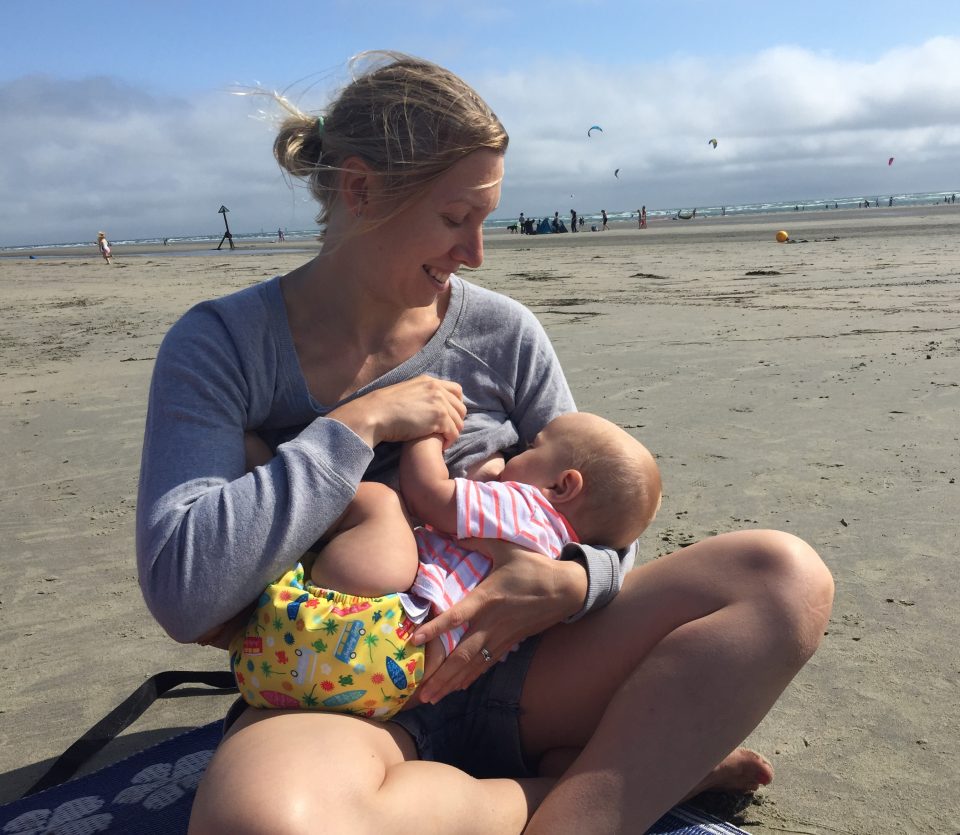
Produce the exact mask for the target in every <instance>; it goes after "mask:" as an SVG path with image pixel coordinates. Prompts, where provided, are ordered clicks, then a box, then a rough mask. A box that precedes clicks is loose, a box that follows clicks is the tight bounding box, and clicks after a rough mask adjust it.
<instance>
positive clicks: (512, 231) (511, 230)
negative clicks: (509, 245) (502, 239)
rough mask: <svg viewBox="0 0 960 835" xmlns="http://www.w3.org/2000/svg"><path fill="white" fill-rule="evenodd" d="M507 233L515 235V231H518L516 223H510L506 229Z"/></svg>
mask: <svg viewBox="0 0 960 835" xmlns="http://www.w3.org/2000/svg"><path fill="white" fill-rule="evenodd" d="M507 231H508V232H509V233H510V234H511V235H515V234H516V233H517V231H518V227H517V224H516V223H511V224H510V225H509V226H508V227H507Z"/></svg>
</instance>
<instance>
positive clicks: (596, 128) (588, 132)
mask: <svg viewBox="0 0 960 835" xmlns="http://www.w3.org/2000/svg"><path fill="white" fill-rule="evenodd" d="M595 130H598V131H600V133H603V128H602V127H600V125H591V127H590V130H588V131H587V136H589V135H590V133H591V132H592V131H595Z"/></svg>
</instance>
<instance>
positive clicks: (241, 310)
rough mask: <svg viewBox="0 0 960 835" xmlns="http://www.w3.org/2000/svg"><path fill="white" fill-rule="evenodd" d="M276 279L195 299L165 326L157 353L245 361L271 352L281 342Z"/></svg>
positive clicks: (280, 321)
mask: <svg viewBox="0 0 960 835" xmlns="http://www.w3.org/2000/svg"><path fill="white" fill-rule="evenodd" d="M278 281H279V280H278V279H277V278H273V279H269V280H268V281H264V282H260V283H257V284H254V285H251V286H250V287H245V288H244V289H242V290H238V291H236V292H234V293H229V294H228V295H225V296H221V297H219V298H215V299H207V300H206V301H202V302H199V303H198V304H195V305H194V306H193V307H191V308H190V309H189V310H188V311H187V312H186V313H184V314H183V315H182V316H181V317H180V318H179V319H178V320H177V321H176V322H175V323H174V324H173V326H172V327H171V328H170V330H169V331H167V334H166V336H165V337H164V339H163V343H162V345H161V348H160V358H171V359H172V358H173V357H176V356H188V357H192V358H194V361H197V360H199V359H200V358H201V357H203V356H204V355H211V358H213V356H216V357H219V358H220V360H221V361H222V360H224V359H225V358H226V356H227V355H229V356H232V357H233V360H232V362H233V363H240V364H242V365H247V364H248V363H249V362H250V361H251V360H253V361H254V363H255V364H259V361H258V360H257V359H256V358H265V357H267V356H269V355H271V354H273V353H274V350H275V347H274V346H278V345H281V344H282V343H283V342H284V337H283V334H284V318H283V317H284V316H285V315H286V314H285V311H284V309H283V299H282V296H281V295H280V289H279V283H278Z"/></svg>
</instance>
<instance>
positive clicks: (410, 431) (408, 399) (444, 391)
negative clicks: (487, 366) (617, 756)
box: [327, 374, 467, 447]
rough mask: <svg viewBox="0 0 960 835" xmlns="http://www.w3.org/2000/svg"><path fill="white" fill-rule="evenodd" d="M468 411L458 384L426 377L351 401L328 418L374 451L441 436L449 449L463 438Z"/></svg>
mask: <svg viewBox="0 0 960 835" xmlns="http://www.w3.org/2000/svg"><path fill="white" fill-rule="evenodd" d="M466 414H467V407H466V406H465V405H464V402H463V389H462V388H461V387H460V385H459V384H458V383H454V382H451V381H449V380H438V379H437V378H436V377H430V376H427V375H426V374H422V375H420V376H419V377H414V378H413V379H412V380H405V381H404V382H402V383H397V384H396V385H392V386H386V387H384V388H381V389H376V390H375V391H372V392H370V393H369V394H366V395H364V396H362V397H358V398H356V399H354V400H349V401H348V402H346V403H344V404H343V405H341V406H338V407H337V408H336V409H333V410H332V411H331V412H329V413H328V415H327V417H330V418H333V419H335V420H339V421H340V422H341V423H343V424H345V425H346V426H349V427H350V428H351V429H352V430H353V431H354V432H356V433H357V434H358V435H359V436H360V437H361V438H363V439H364V441H366V442H367V443H368V444H369V445H370V446H371V447H372V446H376V445H377V444H378V443H380V442H381V441H409V440H413V439H414V438H422V437H424V436H425V435H441V436H442V437H443V439H444V445H445V446H449V445H450V444H452V443H453V442H454V441H455V440H456V439H457V438H458V437H459V435H460V432H461V430H462V429H463V421H464V418H465V417H466Z"/></svg>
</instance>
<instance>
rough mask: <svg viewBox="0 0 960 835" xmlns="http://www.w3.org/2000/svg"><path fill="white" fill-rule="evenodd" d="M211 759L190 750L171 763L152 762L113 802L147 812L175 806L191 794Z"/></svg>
mask: <svg viewBox="0 0 960 835" xmlns="http://www.w3.org/2000/svg"><path fill="white" fill-rule="evenodd" d="M212 756H213V751H194V752H193V753H192V754H186V755H185V756H183V757H180V759H179V760H177V761H176V762H175V763H155V764H154V765H151V766H148V767H147V768H145V769H143V771H140V772H137V773H136V774H134V775H133V777H132V778H131V779H130V782H131V784H132V785H130V786H127V788H125V789H124V790H123V791H122V792H120V794H118V795H117V796H116V797H115V798H113V802H114V803H140V802H142V803H143V806H144V808H146V809H150V810H151V811H153V810H156V809H163V808H164V807H166V806H169V805H170V804H171V803H176V802H177V801H178V800H179V799H180V798H181V797H183V796H184V795H185V794H187V792H192V791H193V790H194V789H195V788H196V787H197V784H198V783H199V782H200V778H201V777H202V776H203V772H204V770H205V769H206V767H207V763H209V762H210V758H211V757H212Z"/></svg>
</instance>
